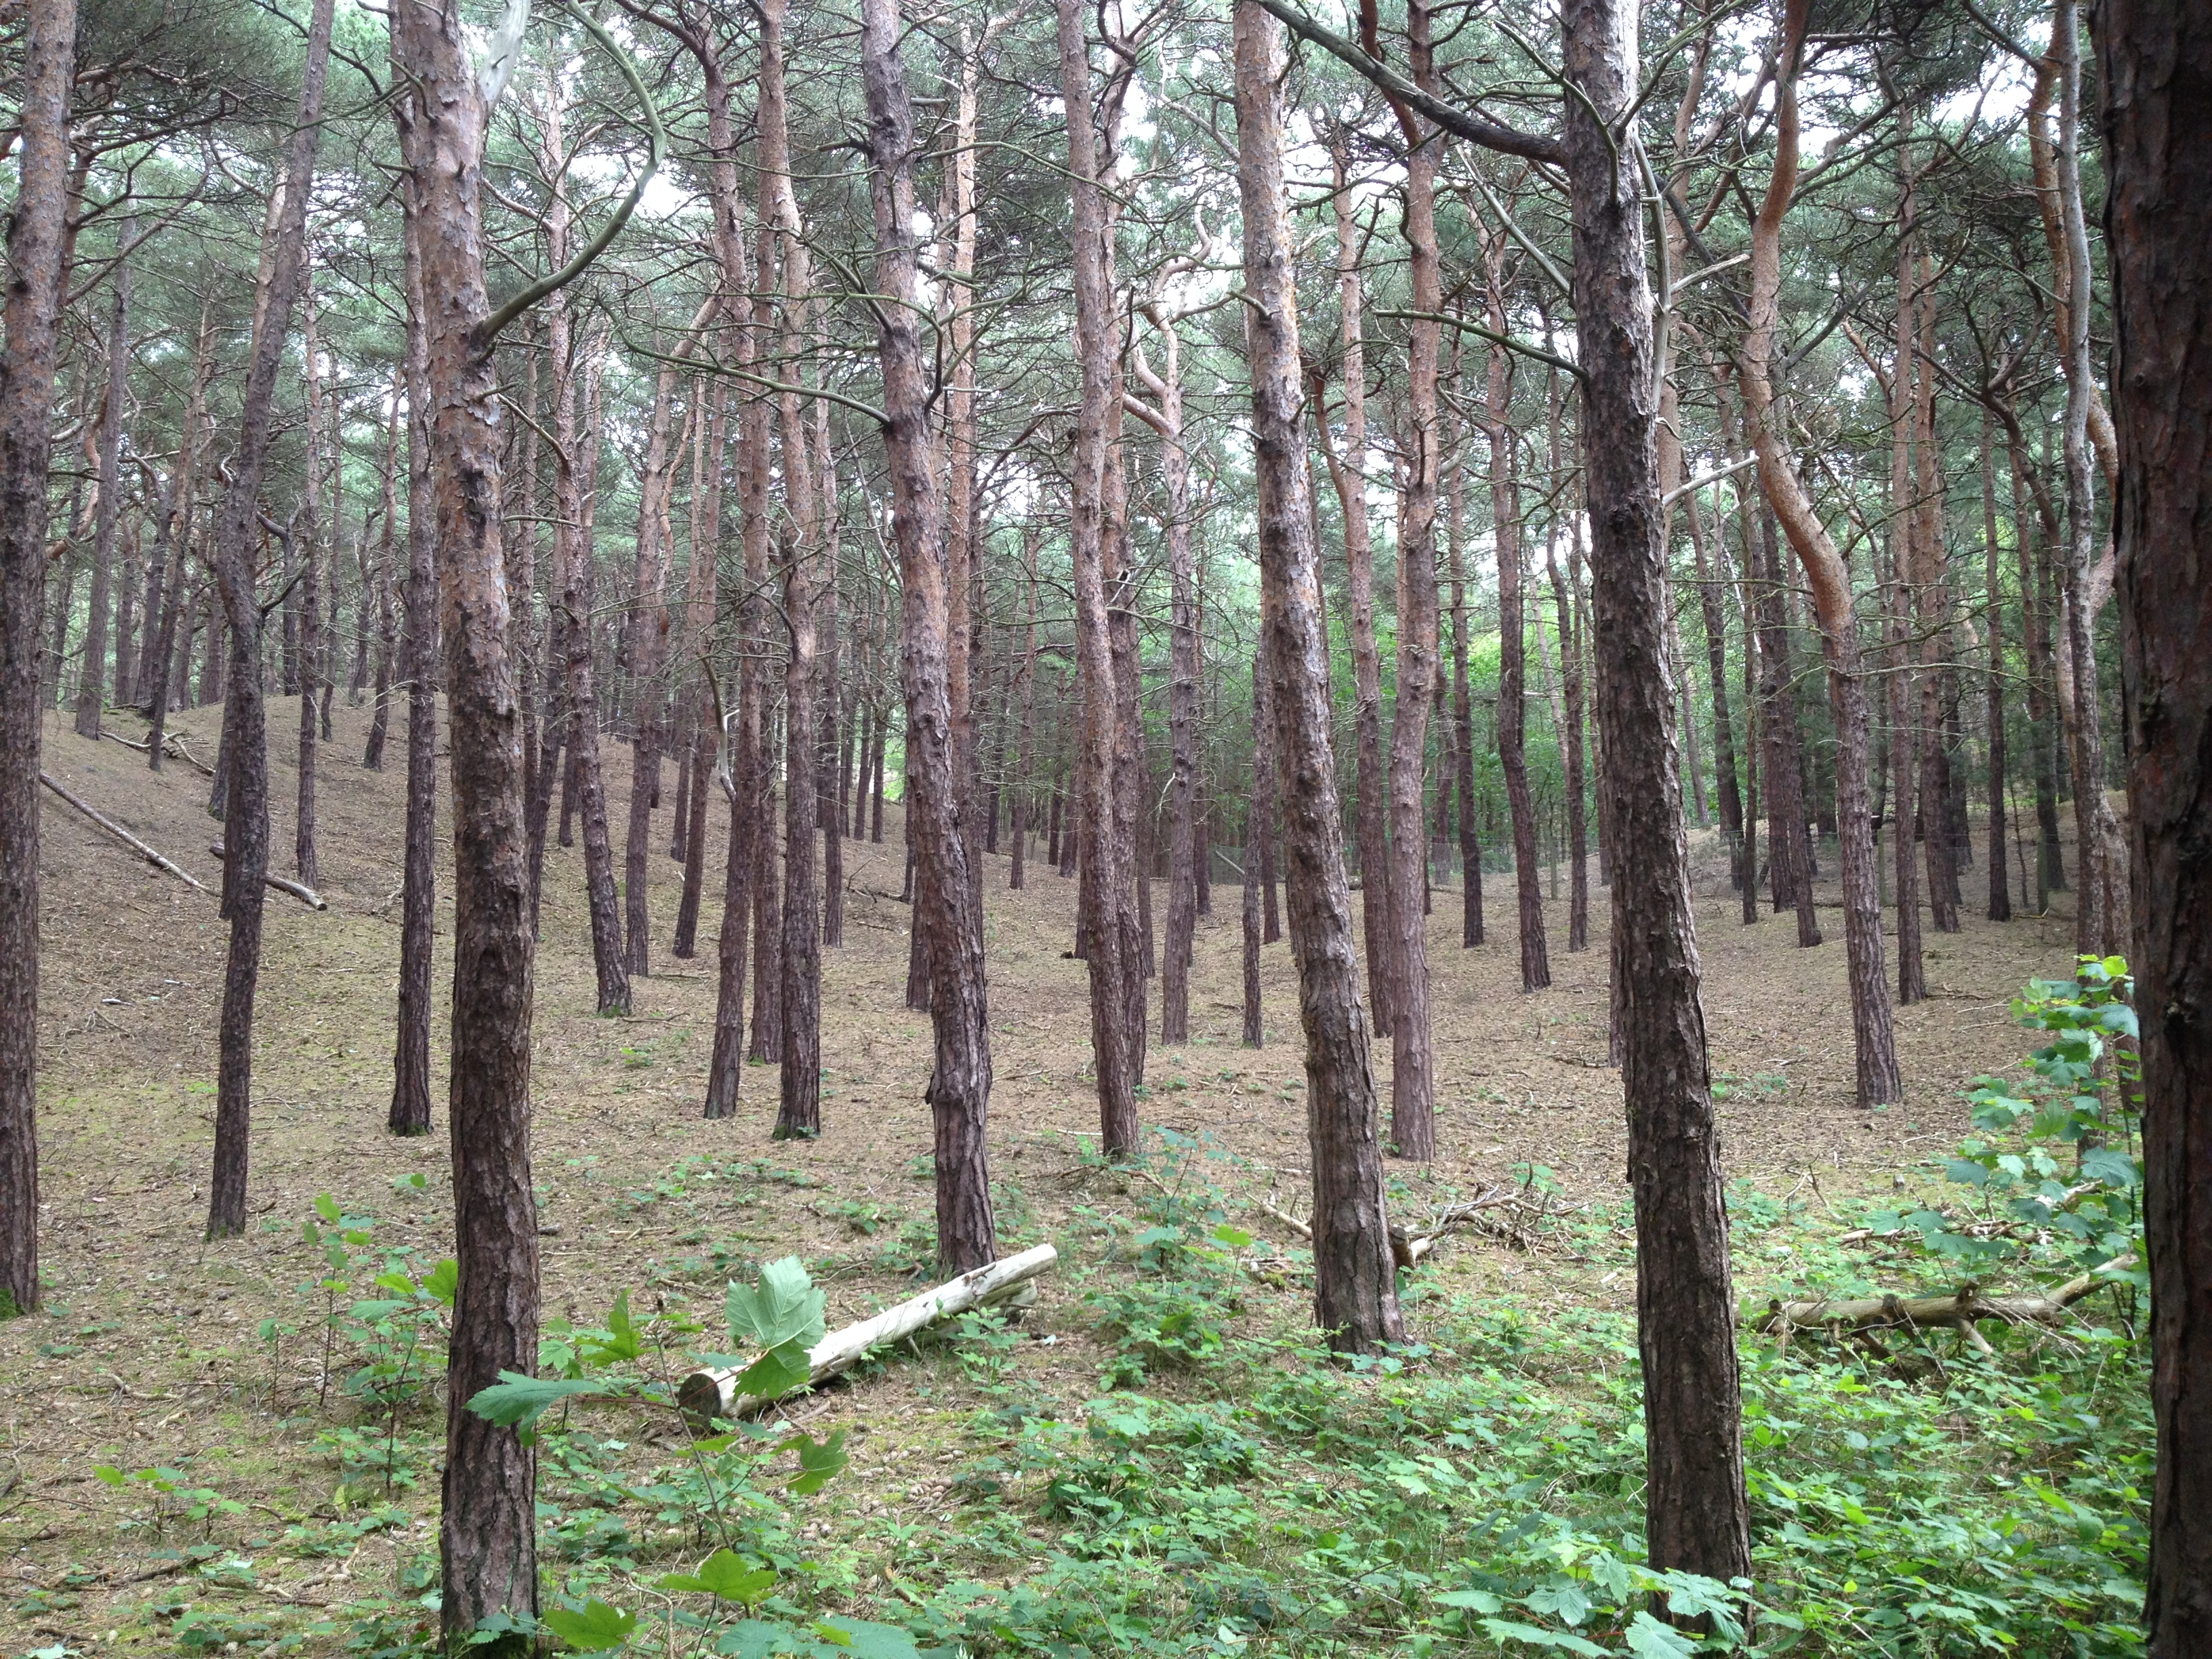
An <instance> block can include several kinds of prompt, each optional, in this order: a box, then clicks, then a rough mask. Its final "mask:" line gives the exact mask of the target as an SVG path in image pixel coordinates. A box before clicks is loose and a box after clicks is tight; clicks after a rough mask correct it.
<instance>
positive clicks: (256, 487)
mask: <svg viewBox="0 0 2212 1659" xmlns="http://www.w3.org/2000/svg"><path fill="white" fill-rule="evenodd" d="M330 47H331V0H315V7H314V10H313V14H312V15H311V16H310V18H309V21H308V25H307V65H306V72H305V75H304V77H303V79H302V80H301V88H300V115H299V122H298V125H297V126H296V127H295V130H294V133H293V137H292V143H291V146H290V149H289V152H288V154H287V155H286V156H285V166H284V173H283V179H282V180H281V182H280V183H279V185H278V187H277V188H278V191H279V192H280V193H279V194H278V195H277V196H276V197H275V198H273V199H272V200H271V201H270V204H269V213H268V216H267V218H266V219H265V220H264V223H263V233H262V234H263V242H262V272H263V275H262V280H261V281H260V282H259V283H257V284H256V287H257V289H258V291H257V293H256V294H255V296H254V298H255V305H254V319H253V320H254V328H253V352H252V359H251V362H250V363H249V365H248V368H247V370H246V387H245V392H244V395H243V397H242V398H241V400H240V409H239V422H238V445H237V447H236V448H235V449H234V451H233V452H232V454H231V458H230V466H231V483H230V487H229V488H228V489H227V490H226V491H225V492H224V494H223V498H222V509H221V512H220V514H219V516H218V517H217V518H216V536H215V550H216V576H217V578H218V580H220V581H221V583H222V605H223V611H224V613H225V614H226V616H228V618H229V622H230V641H231V644H230V676H229V679H230V684H229V685H228V688H227V690H228V696H227V697H226V698H225V700H224V702H223V710H222V714H223V721H222V723H223V731H224V733H225V735H226V736H227V737H228V739H229V745H228V746H229V750H230V787H229V790H228V794H227V796H226V798H225V800H224V811H223V836H222V839H223V845H224V846H225V847H227V848H229V852H228V855H227V856H226V857H225V859H224V860H223V871H222V877H223V880H222V908H223V915H224V916H225V917H226V918H228V921H229V922H230V952H229V956H228V960H227V961H226V962H225V963H224V967H223V985H222V1025H221V1028H220V1031H219V1034H218V1037H217V1048H218V1059H217V1062H216V1109H215V1170H214V1174H213V1176H212V1178H211V1179H210V1182H209V1187H208V1225H207V1236H208V1237H210V1238H211V1239H213V1238H234V1237H237V1236H238V1235H239V1234H240V1233H243V1232H244V1231H246V1153H247V1143H248V1133H249V1131H250V1129H251V1127H252V1079H253V998H254V992H255V989H256V987H257V986H258V982H259V980H260V976H261V911H262V900H263V897H264V894H265V892H266V889H265V888H264V885H263V883H262V878H263V877H264V876H265V875H266V874H267V873H268V871H269V728H268V709H267V706H266V704H265V703H264V701H263V691H262V685H261V621H262V611H261V603H260V596H259V594H258V593H257V592H255V589H254V582H253V575H254V549H255V541H256V538H255V535H254V526H255V520H256V515H257V511H258V507H259V501H260V495H261V475H262V471H263V469H264V465H265V464H266V463H267V460H268V457H269V441H270V431H271V428H272V425H273V421H272V416H273V414H274V403H275V398H276V375H277V372H278V371H279V370H280V369H281V368H283V362H284V337H285V334H286V332H287V331H288V330H289V328H290V326H291V320H292V301H293V297H294V295H295V294H296V293H297V292H298V290H299V287H300V279H301V272H302V270H304V269H305V267H306V264H307V247H306V239H307V197H308V194H309V193H310V191H312V189H313V185H314V177H315V149H316V144H317V141H318V139H319V137H320V135H321V131H322V110H323V87H324V81H325V74H326V71H327V70H328V69H329V66H330Z"/></svg>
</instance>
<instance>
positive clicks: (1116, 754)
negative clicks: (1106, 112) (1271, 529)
mask: <svg viewBox="0 0 2212 1659" xmlns="http://www.w3.org/2000/svg"><path fill="white" fill-rule="evenodd" d="M1057 15H1058V20H1059V44H1060V90H1061V94H1062V97H1063V98H1064V100H1066V106H1067V109H1068V111H1069V119H1068V123H1067V155H1068V172H1069V174H1070V188H1071V190H1072V191H1073V199H1074V230H1073V268H1074V272H1075V301H1076V304H1075V318H1076V356H1077V358H1078V360H1079V366H1080V368H1081V370H1082V378H1083V391H1082V401H1081V403H1080V404H1079V409H1078V412H1077V422H1076V441H1075V455H1074V461H1073V466H1074V484H1073V492H1072V499H1071V501H1070V503H1069V526H1068V529H1069V540H1070V543H1071V544H1072V549H1071V551H1072V558H1073V565H1074V577H1075V603H1076V650H1077V657H1078V660H1079V664H1080V665H1081V673H1080V675H1079V680H1080V684H1081V690H1082V695H1083V702H1084V707H1083V720H1082V733H1083V754H1082V760H1081V763H1080V765H1079V769H1078V781H1079V797H1080V799H1081V803H1082V811H1081V814H1080V833H1081V836H1082V860H1083V864H1084V866H1085V869H1084V881H1083V883H1082V892H1081V896H1080V900H1079V902H1080V904H1081V908H1082V909H1083V913H1084V921H1085V928H1084V932H1085V934H1086V939H1085V947H1086V956H1087V960H1088V962H1089V963H1090V969H1091V1046H1092V1048H1093V1050H1094V1052H1095V1054H1096V1061H1097V1063H1096V1070H1097V1079H1098V1115H1099V1126H1100V1133H1101V1137H1102V1142H1103V1149H1104V1151H1105V1152H1106V1154H1107V1155H1108V1156H1109V1157H1110V1158H1130V1157H1133V1156H1134V1155H1135V1154H1136V1152H1137V1143H1138V1123H1137V1101H1136V1094H1135V1090H1136V1085H1137V1083H1138V1081H1139V1076H1140V1074H1141V1069H1142V1064H1143V1062H1142V1059H1141V1052H1142V1051H1141V1048H1139V1044H1140V1043H1141V1042H1142V1041H1143V1026H1142V1024H1141V1021H1140V1022H1139V1025H1138V1027H1137V1029H1136V1030H1131V1029H1130V1026H1129V1020H1128V1014H1129V1009H1130V1006H1131V1004H1132V1002H1133V1001H1134V1000H1140V999H1141V998H1142V996H1143V994H1144V981H1143V950H1144V946H1143V939H1142V936H1141V932H1140V928H1139V918H1138V916H1137V907H1136V870H1135V862H1134V861H1135V855H1136V848H1135V845H1134V840H1135V838H1134V836H1133V834H1131V835H1127V836H1125V835H1123V834H1122V833H1121V829H1120V823H1119V819H1120V816H1121V799H1120V798H1121V794H1122V793H1123V792H1122V790H1121V778H1120V761H1121V744H1120V731H1119V727H1120V726H1121V710H1120V707H1119V702H1120V679H1119V674H1118V667H1117V664H1116V661H1115V641H1114V640H1113V638H1112V636H1111V622H1110V618H1109V605H1108V600H1109V586H1108V584H1109V569H1108V560H1109V551H1110V550H1109V547H1108V545H1107V544H1108V541H1109V534H1110V526H1109V520H1108V513H1107V505H1106V501H1105V495H1106V490H1107V473H1108V471H1109V464H1108V462H1109V457H1108V446H1109V439H1110V434H1109V431H1108V415H1109V400H1112V399H1114V398H1116V396H1117V393H1116V392H1115V386H1114V379H1115V377H1114V373H1113V358H1114V349H1115V323H1114V314H1113V313H1114V296H1113V289H1112V285H1111V279H1110V276H1109V272H1108V250H1107V237H1108V227H1107V218H1106V208H1105V203H1104V199H1103V195H1102V194H1101V192H1100V190H1099V186H1098V168H1099V165H1100V162H1099V155H1098V149H1099V146H1098V133H1097V122H1096V119H1095V117H1094V113H1093V102H1092V95H1091V64H1090V57H1089V51H1088V46H1087V43H1086V41H1085V38H1084V32H1083V12H1082V8H1081V7H1080V6H1079V4H1078V3H1077V0H1058V4H1057ZM1133 828H1134V826H1133V824H1132V825H1131V829H1133Z"/></svg>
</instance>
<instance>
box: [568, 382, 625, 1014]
mask: <svg viewBox="0 0 2212 1659" xmlns="http://www.w3.org/2000/svg"><path fill="white" fill-rule="evenodd" d="M600 349H601V346H600V343H599V341H598V340H596V339H594V340H590V341H586V343H585V345H584V347H583V355H584V418H583V425H582V429H581V431H580V433H579V434H578V435H577V438H576V441H575V449H574V461H573V463H572V464H571V465H567V466H562V465H561V464H560V463H559V461H558V460H557V459H556V463H555V465H556V471H555V473H554V482H553V489H554V501H555V503H556V505H555V507H554V513H555V516H556V518H558V519H559V520H560V526H559V529H558V531H556V539H555V545H554V562H555V564H556V567H557V568H558V572H559V574H558V575H557V576H556V580H557V581H558V582H559V584H560V592H561V606H562V610H563V611H565V612H566V613H567V617H566V623H567V626H566V627H565V628H564V629H562V635H563V641H564V643H565V644H566V646H567V647H568V755H569V765H570V766H571V767H572V768H573V769H574V776H575V780H576V812H577V816H578V817H580V819H582V821H583V831H584V893H585V898H586V908H587V909H588V911H589V913H590V917H591V927H592V968H593V969H594V970H595V971H596V973H597V975H598V979H599V1012H601V1013H603V1014H626V1013H628V1012H629V957H628V953H627V952H626V951H625V950H624V948H623V930H622V913H621V912H620V911H619V910H618V909H617V908H616V902H615V868H614V863H615V860H614V845H613V842H612V841H611V838H610V837H609V836H608V833H607V797H606V789H605V785H604V783H603V782H602V781H601V773H600V768H599V692H598V689H597V685H596V683H595V679H594V676H593V672H592V595H591V562H592V520H593V519H594V518H595V516H596V513H597V505H598V499H599V441H600V428H599V375H600V361H599V352H600Z"/></svg>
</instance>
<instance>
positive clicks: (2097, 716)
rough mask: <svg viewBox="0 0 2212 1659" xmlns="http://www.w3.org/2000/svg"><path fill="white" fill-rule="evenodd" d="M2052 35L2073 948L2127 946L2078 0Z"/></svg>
mask: <svg viewBox="0 0 2212 1659" xmlns="http://www.w3.org/2000/svg"><path fill="white" fill-rule="evenodd" d="M2051 43H2052V46H2053V49H2054V51H2055V52H2056V53H2057V58H2058V193H2059V206H2060V212H2061V214H2062V216H2063V220H2064V225H2065V232H2066V263H2067V267H2068V270H2069V291H2070V292H2071V293H2072V295H2074V296H2075V301H2076V303H2075V304H2074V305H2073V306H2071V307H2069V311H2068V313H2067V319H2066V338H2065V350H2066V426H2065V432H2066V531H2067V539H2066V565H2065V593H2066V602H2065V606H2064V611H2065V617H2066V638H2067V641H2068V644H2069V647H2071V652H2070V654H2071V655H2072V658H2073V668H2074V696H2073V704H2074V757H2073V758H2074V829H2075V862H2076V863H2077V865H2078V866H2079V885H2080V891H2079V902H2077V904H2076V906H2075V916H2076V918H2077V920H2076V921H2075V930H2074V948H2075V950H2077V951H2081V952H2082V953H2083V954H2084V955H2099V956H2102V955H2109V954H2111V953H2112V952H2113V951H2117V950H2118V948H2119V944H2120V936H2121V932H2122V925H2121V924H2122V917H2121V914H2120V872H2119V868H2118V859H2119V826H2118V823H2117V822H2116V821H2115V820H2114V818H2113V816H2112V805H2111V804H2110V803H2109V802H2108V801H2107V800H2106V797H2105V738H2104V730H2103V721H2104V714H2103V710H2102V707H2101V705H2100V702H2099V696H2098V689H2097V655H2096V651H2095V649H2094V647H2093V643H2092V639H2091V624H2092V623H2093V621H2094V618H2095V613H2094V610H2093V604H2092V600H2091V594H2090V566H2091V564H2092V562H2093V559H2094V556H2095V550H2096V483H2095V479H2094V476H2093V472H2092V471H2091V469H2092V467H2093V465H2094V464H2095V457H2094V455H2093V453H2091V449H2090V433H2089V424H2090V404H2091V402H2092V400H2093V397H2094V387H2093V383H2092V380H2091V378H2090V377H2091V375H2092V374H2093V372H2094V369H2093V364H2092V363H2091V361H2090V343H2089V312H2090V304H2089V291H2090V281H2091V275H2090V269H2091V268H2090V264H2089V232H2088V226H2087V222H2086V221H2085V219H2084V218H2083V216H2082V209H2081V30H2080V27H2079V24H2078V21H2077V19H2076V12H2075V0H2057V7H2056V9H2055V11H2054V13H2053V21H2052V24H2051Z"/></svg>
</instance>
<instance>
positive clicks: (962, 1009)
mask: <svg viewBox="0 0 2212 1659" xmlns="http://www.w3.org/2000/svg"><path fill="white" fill-rule="evenodd" d="M898 37H899V14H898V6H897V3H896V0H863V3H862V7H861V13H860V70H861V79H862V82H863V85H864V87H865V88H866V96H867V110H868V128H867V138H866V143H867V152H868V194H869V198H870V201H871V203H872V206H873V208H874V210H875V226H876V269H875V278H876V289H877V291H878V293H880V294H883V295H887V296H889V301H890V303H888V304H886V305H884V307H881V308H880V309H879V310H878V313H877V330H878V346H879V350H880V355H881V357H882V361H883V371H884V404H883V407H884V447H885V449H886V451H887V452H888V454H889V458H890V472H891V535H892V541H893V543H894V544H895V546H896V549H897V553H898V562H899V584H900V587H901V589H902V592H903V595H904V614H903V617H902V626H901V629H900V633H901V638H900V659H901V661H900V678H901V680H902V683H903V685H904V689H905V691H906V707H907V722H906V726H907V730H906V742H907V767H908V779H909V780H910V789H909V793H908V799H907V812H908V820H909V822H910V823H913V825H914V826H915V836H914V845H915V860H916V863H917V866H918V867H917V871H916V875H917V881H916V890H915V925H916V927H918V928H927V930H928V933H929V969H930V972H929V985H930V1008H929V1012H930V1025H931V1027H932V1030H933V1034H934V1036H935V1038H936V1055H935V1065H934V1066H933V1069H932V1071H931V1073H930V1079H929V1091H928V1099H929V1105H930V1110H931V1113H932V1115H933V1118H934V1120H935V1123H936V1157H937V1261H938V1268H939V1273H942V1274H944V1275H945V1276H947V1277H949V1276H951V1274H953V1273H965V1272H967V1271H968V1270H969V1269H970V1268H974V1267H981V1266H982V1265H983V1264H984V1263H985V1262H987V1261H991V1260H993V1259H994V1256H995V1255H996V1254H997V1242H996V1225H995V1223H994V1220H993V1218H992V1214H991V1188H990V1171H989V1169H988V1166H987V1164H986V1162H985V1158H984V1135H983V1132H984V1122H985V1115H986V1113H987V1110H988V1108H989V1104H990V1098H991V1036H990V1019H989V1009H988V1006H987V1003H986V1000H985V995H984V983H983V928H982V915H981V906H980V904H979V903H978V902H977V899H976V896H975V884H974V882H973V880H972V879H971V878H970V877H969V871H968V853H967V848H966V847H965V846H964V844H963V841H962V837H961V825H960V801H959V795H958V781H957V778H956V777H955V776H954V769H955V767H956V766H957V763H958V760H957V754H956V752H955V748H954V741H953V732H952V715H951V693H950V690H949V686H948V679H949V664H948V661H947V657H948V653H949V649H950V645H949V641H948V640H947V638H946V635H947V632H948V629H949V627H950V622H951V596H950V595H949V594H948V593H947V592H946V591H945V567H944V565H943V564H942V563H941V562H940V561H939V556H938V536H939V526H940V513H941V510H942V508H941V504H940V503H939V500H938V496H937V487H938V486H937V477H938V474H937V466H936V457H935V455H934V453H933V445H932V444H931V442H930V431H929V383H928V380H927V357H926V356H925V354H924V349H923V345H922V340H921V329H920V326H919V322H918V319H919V316H920V314H921V313H920V307H919V299H918V293H919V287H920V275H921V273H920V263H921V262H920V259H919V257H918V251H917V249H916V247H915V235H914V219H915V200H914V151H915V129H914V108H913V105H912V103H911V101H910V100H909V98H908V93H907V84H906V70H905V67H904V65H903V64H901V62H900V61H899V49H898ZM1087 111H1088V106H1087V105H1085V106H1080V108H1079V114H1080V115H1082V117H1083V118H1082V119H1080V120H1078V121H1077V122H1074V123H1073V124H1071V125H1074V126H1081V125H1085V124H1086V123H1087V120H1088V114H1087ZM1102 1069H1103V1068H1102Z"/></svg>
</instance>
